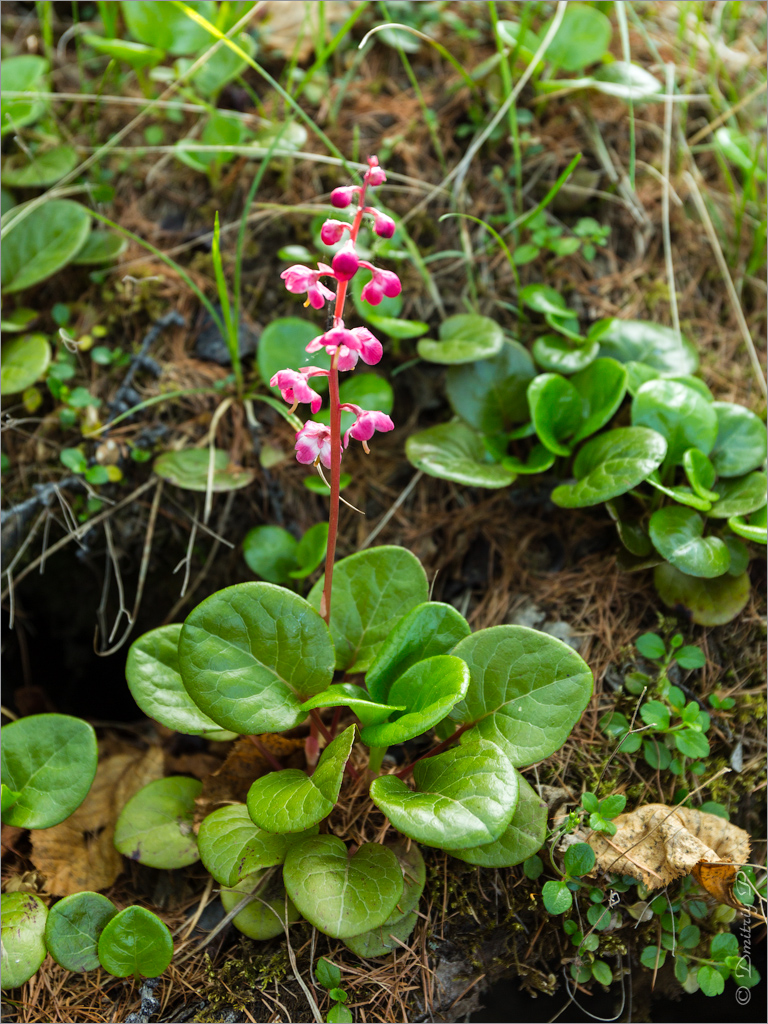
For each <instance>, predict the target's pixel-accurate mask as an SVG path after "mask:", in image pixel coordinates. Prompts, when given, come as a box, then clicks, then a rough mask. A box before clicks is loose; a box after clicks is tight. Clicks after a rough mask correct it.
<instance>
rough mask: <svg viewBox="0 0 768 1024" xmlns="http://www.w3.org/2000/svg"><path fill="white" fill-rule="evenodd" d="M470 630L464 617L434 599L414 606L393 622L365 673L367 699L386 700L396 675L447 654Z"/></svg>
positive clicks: (449, 606)
mask: <svg viewBox="0 0 768 1024" xmlns="http://www.w3.org/2000/svg"><path fill="white" fill-rule="evenodd" d="M471 632H472V631H471V629H470V628H469V623H468V622H467V620H466V619H465V618H464V616H463V615H460V614H459V613H458V612H457V611H456V609H455V608H453V607H452V606H451V605H449V604H441V603H440V602H438V601H427V602H425V603H424V604H420V605H417V606H416V607H415V608H414V609H413V610H412V611H411V612H409V613H408V614H407V615H405V616H404V617H403V618H402V619H400V621H399V622H398V623H397V624H396V625H395V627H394V629H393V630H392V631H391V632H390V633H389V635H388V636H387V638H386V640H385V641H384V643H383V644H382V645H381V647H380V648H379V651H378V654H377V655H376V658H375V660H374V661H373V663H372V665H371V667H370V668H369V669H368V671H367V673H366V676H365V685H366V686H367V687H368V692H369V693H370V695H371V699H372V700H374V701H381V702H383V701H385V700H387V695H388V694H389V690H390V687H391V686H392V683H393V682H394V681H395V680H396V679H397V678H398V676H401V675H402V674H403V673H404V672H405V671H406V670H407V669H409V668H410V667H411V666H412V665H415V664H416V663H417V662H419V661H422V660H423V659H425V658H432V657H434V656H435V655H436V654H447V653H448V652H449V651H450V650H451V649H452V648H453V647H455V645H456V644H457V643H458V642H459V640H463V639H464V637H465V636H469V634H470V633H471Z"/></svg>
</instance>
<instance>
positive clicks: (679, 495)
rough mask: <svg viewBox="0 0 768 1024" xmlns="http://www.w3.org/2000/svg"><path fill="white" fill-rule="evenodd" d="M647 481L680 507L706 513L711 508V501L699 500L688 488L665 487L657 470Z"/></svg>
mask: <svg viewBox="0 0 768 1024" xmlns="http://www.w3.org/2000/svg"><path fill="white" fill-rule="evenodd" d="M689 450H690V449H689ZM705 457H706V456H705ZM647 481H648V483H649V484H650V485H651V487H653V488H654V489H655V490H657V491H661V493H662V494H666V495H668V496H669V497H670V498H674V500H675V501H677V502H679V503H680V504H681V505H688V506H690V507H691V508H695V509H698V510H699V511H700V512H708V511H709V510H710V509H711V508H712V502H711V501H708V500H707V499H706V498H701V497H700V496H699V495H698V494H696V493H695V492H694V491H693V490H692V489H691V488H690V487H666V486H665V485H664V484H663V483H662V482H661V479H660V477H659V473H658V470H654V471H653V473H651V474H650V475H649V476H648V478H647Z"/></svg>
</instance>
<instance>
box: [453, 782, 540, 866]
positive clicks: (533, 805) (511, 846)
mask: <svg viewBox="0 0 768 1024" xmlns="http://www.w3.org/2000/svg"><path fill="white" fill-rule="evenodd" d="M517 784H518V801H517V806H516V808H515V813H514V814H513V816H512V820H511V821H510V823H509V825H507V827H506V829H505V830H504V832H502V834H501V836H500V837H499V838H498V839H497V840H496V841H495V842H493V843H486V844H485V845H483V846H474V847H469V848H467V849H464V850H451V856H452V857H458V858H459V860H464V861H467V863H469V864H479V865H480V867H483V868H509V867H513V866H514V865H515V864H522V862H523V861H524V860H527V859H528V858H529V857H531V856H533V854H534V853H537V852H538V851H539V850H540V849H541V848H542V846H543V845H544V840H545V839H546V837H547V805H546V804H545V803H544V801H543V800H542V799H541V798H540V797H539V796H538V795H537V793H536V792H535V791H534V790H533V789H532V788H531V786H530V785H529V784H528V783H527V782H526V781H525V779H524V778H523V777H522V776H518V783H517Z"/></svg>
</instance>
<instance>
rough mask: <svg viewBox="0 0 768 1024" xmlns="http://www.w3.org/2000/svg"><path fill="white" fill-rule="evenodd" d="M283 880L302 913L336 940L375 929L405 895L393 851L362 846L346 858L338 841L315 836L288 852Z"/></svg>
mask: <svg viewBox="0 0 768 1024" xmlns="http://www.w3.org/2000/svg"><path fill="white" fill-rule="evenodd" d="M283 879H284V881H285V887H286V889H287V890H288V895H289V896H290V897H291V899H292V900H293V902H294V903H295V904H296V906H297V907H298V909H299V911H300V913H301V914H302V915H303V916H304V917H305V918H306V919H307V920H308V921H309V922H310V923H311V924H313V925H315V927H316V928H319V929H320V931H321V932H324V933H325V934H326V935H330V936H332V937H333V938H337V939H343V938H347V937H348V936H350V935H359V934H360V933H361V932H363V931H369V930H371V929H372V928H377V927H378V926H379V925H381V924H383V923H384V922H385V921H386V920H387V918H388V917H389V916H390V915H391V914H392V912H393V910H394V909H395V907H396V906H397V903H398V901H399V900H400V899H401V897H402V895H403V873H402V870H401V868H400V864H399V862H398V859H397V857H396V856H395V854H394V853H393V852H392V850H391V849H389V848H388V847H385V846H380V845H379V844H378V843H363V845H362V846H361V847H360V848H359V849H358V850H357V852H356V853H355V854H353V855H351V856H350V853H349V851H348V850H347V847H346V846H345V845H344V843H343V842H342V841H341V839H337V838H336V836H313V837H312V838H310V839H305V840H304V841H303V842H302V843H299V844H298V845H296V846H294V847H292V848H291V850H289V852H288V856H287V857H286V859H285V865H284V867H283Z"/></svg>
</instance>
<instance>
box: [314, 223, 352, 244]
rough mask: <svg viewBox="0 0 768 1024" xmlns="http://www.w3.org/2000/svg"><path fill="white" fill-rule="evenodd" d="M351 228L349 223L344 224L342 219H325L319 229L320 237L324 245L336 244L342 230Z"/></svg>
mask: <svg viewBox="0 0 768 1024" xmlns="http://www.w3.org/2000/svg"><path fill="white" fill-rule="evenodd" d="M351 230H352V227H351V225H350V224H345V223H344V221H343V220H327V221H326V222H325V224H323V226H322V228H321V229H320V238H321V239H322V240H323V242H324V244H325V245H336V243H337V242H340V241H341V238H342V236H343V234H344V232H345V231H351Z"/></svg>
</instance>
